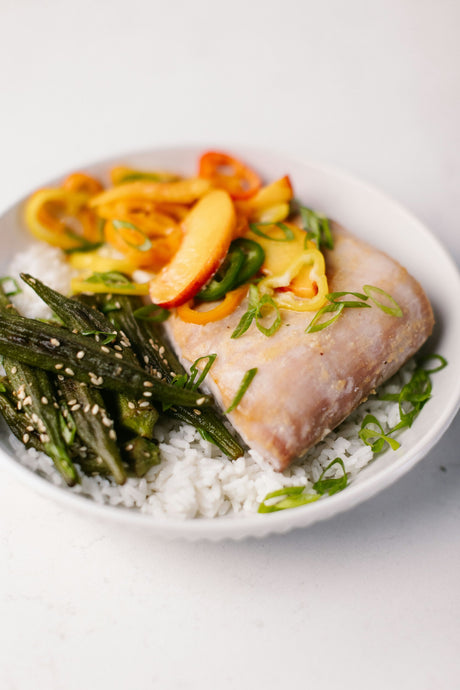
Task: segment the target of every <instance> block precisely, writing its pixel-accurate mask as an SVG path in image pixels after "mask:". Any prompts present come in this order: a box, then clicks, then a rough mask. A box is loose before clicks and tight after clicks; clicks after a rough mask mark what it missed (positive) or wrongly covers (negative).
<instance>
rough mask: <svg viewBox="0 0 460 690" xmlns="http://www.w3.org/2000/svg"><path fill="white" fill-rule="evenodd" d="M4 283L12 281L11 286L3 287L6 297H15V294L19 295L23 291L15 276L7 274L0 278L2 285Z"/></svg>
mask: <svg viewBox="0 0 460 690" xmlns="http://www.w3.org/2000/svg"><path fill="white" fill-rule="evenodd" d="M3 283H7V285H8V283H11V287H10V288H8V287H7V288H6V289H5V288H3V293H4V295H5V297H13V296H14V295H19V294H20V293H21V292H22V289H21V288H20V287H19V285H18V283H17V281H16V280H15V279H14V278H11V276H5V277H4V278H0V285H3Z"/></svg>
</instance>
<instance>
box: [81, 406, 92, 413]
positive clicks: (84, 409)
mask: <svg viewBox="0 0 460 690" xmlns="http://www.w3.org/2000/svg"><path fill="white" fill-rule="evenodd" d="M90 408H91V405H85V406H84V408H83V412H89V411H90Z"/></svg>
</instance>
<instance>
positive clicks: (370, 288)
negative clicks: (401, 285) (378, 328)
mask: <svg viewBox="0 0 460 690" xmlns="http://www.w3.org/2000/svg"><path fill="white" fill-rule="evenodd" d="M363 291H364V292H365V293H366V295H367V296H368V297H369V298H370V299H371V300H372V301H373V302H374V304H375V305H376V306H377V307H378V308H379V309H381V310H382V311H384V312H385V314H390V315H391V316H397V317H401V316H402V315H403V313H402V309H401V307H400V306H399V304H398V303H397V302H396V300H395V299H393V297H392V296H391V295H389V294H388V292H385V290H382V288H379V287H376V286H375V285H364V286H363ZM374 293H377V294H378V295H382V296H383V297H385V298H386V299H387V300H388V301H389V302H391V304H394V306H393V307H390V306H388V305H387V304H383V303H382V302H379V301H378V300H377V299H376V297H375V296H374Z"/></svg>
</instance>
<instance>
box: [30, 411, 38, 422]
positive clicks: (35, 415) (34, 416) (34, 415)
mask: <svg viewBox="0 0 460 690" xmlns="http://www.w3.org/2000/svg"><path fill="white" fill-rule="evenodd" d="M31 420H32V421H33V423H34V424H38V421H39V419H38V415H37V414H36V413H35V412H34V413H33V414H32V416H31Z"/></svg>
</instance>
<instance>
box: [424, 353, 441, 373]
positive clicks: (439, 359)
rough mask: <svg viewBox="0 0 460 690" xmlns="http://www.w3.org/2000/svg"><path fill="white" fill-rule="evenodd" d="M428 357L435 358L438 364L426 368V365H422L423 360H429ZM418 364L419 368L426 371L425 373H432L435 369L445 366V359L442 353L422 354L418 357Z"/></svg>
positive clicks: (438, 369)
mask: <svg viewBox="0 0 460 690" xmlns="http://www.w3.org/2000/svg"><path fill="white" fill-rule="evenodd" d="M430 359H437V360H438V361H439V366H437V367H435V368H434V369H427V368H426V367H424V366H423V364H424V362H429V361H430ZM418 364H419V367H420V369H423V371H426V373H427V374H434V373H435V372H436V371H441V369H444V367H447V359H445V358H444V357H443V356H442V355H437V354H428V355H422V356H421V357H419V358H418Z"/></svg>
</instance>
